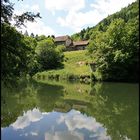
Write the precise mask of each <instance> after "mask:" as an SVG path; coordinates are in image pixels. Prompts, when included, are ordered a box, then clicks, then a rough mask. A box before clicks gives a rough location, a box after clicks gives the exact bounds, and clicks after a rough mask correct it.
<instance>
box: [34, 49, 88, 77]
mask: <svg viewBox="0 0 140 140" xmlns="http://www.w3.org/2000/svg"><path fill="white" fill-rule="evenodd" d="M64 56H65V60H64V62H63V65H64V66H63V67H64V68H62V69H57V70H49V71H44V72H41V73H37V74H36V75H35V77H36V76H37V75H40V76H41V77H42V76H44V77H45V78H47V77H49V76H51V75H52V76H54V77H55V76H56V75H59V76H60V77H59V78H60V79H70V78H72V79H73V78H79V77H80V75H89V76H90V72H91V71H90V67H89V65H88V63H89V62H91V58H90V56H89V55H88V54H87V50H79V51H70V52H64Z"/></svg>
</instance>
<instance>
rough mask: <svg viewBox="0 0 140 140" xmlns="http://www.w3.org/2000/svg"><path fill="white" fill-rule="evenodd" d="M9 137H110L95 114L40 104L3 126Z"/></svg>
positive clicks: (63, 139) (39, 139)
mask: <svg viewBox="0 0 140 140" xmlns="http://www.w3.org/2000/svg"><path fill="white" fill-rule="evenodd" d="M2 131H3V133H2V134H3V135H2V137H3V138H4V139H5V140H8V139H11V140H14V139H15V140H18V139H20V140H28V139H30V140H93V139H94V140H110V139H111V137H110V136H108V135H107V132H106V131H107V130H106V128H104V127H103V125H102V124H100V123H99V122H97V121H96V119H95V118H93V117H88V116H87V115H85V114H82V113H81V112H80V111H76V110H74V109H72V110H71V111H69V112H68V113H59V112H55V111H53V112H49V113H46V112H40V111H39V109H38V108H34V109H33V110H29V111H27V112H24V113H23V116H20V117H18V119H17V120H16V121H15V122H14V123H13V124H11V125H10V126H9V127H6V128H3V129H2Z"/></svg>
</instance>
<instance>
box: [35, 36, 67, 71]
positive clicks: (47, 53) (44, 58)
mask: <svg viewBox="0 0 140 140" xmlns="http://www.w3.org/2000/svg"><path fill="white" fill-rule="evenodd" d="M36 53H37V57H38V63H39V64H40V65H41V71H42V70H48V69H55V68H57V67H59V66H60V65H61V62H62V61H63V57H64V56H63V53H62V51H60V50H59V49H56V46H55V44H54V42H53V39H52V38H48V39H45V40H42V41H40V42H38V46H37V48H36Z"/></svg>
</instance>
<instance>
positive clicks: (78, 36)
mask: <svg viewBox="0 0 140 140" xmlns="http://www.w3.org/2000/svg"><path fill="white" fill-rule="evenodd" d="M138 17H139V4H138V1H136V2H133V3H132V4H131V5H128V7H125V8H122V9H121V11H119V12H116V13H114V14H112V15H109V16H108V17H107V18H105V19H103V20H102V21H100V22H99V23H98V24H97V25H96V26H93V27H88V28H86V29H83V30H81V32H79V33H75V34H73V35H72V36H71V38H72V39H73V40H75V41H76V40H92V39H93V36H94V32H96V31H103V32H105V31H106V30H107V28H108V26H109V25H110V23H111V22H112V21H113V20H115V19H118V18H121V19H123V20H124V21H125V22H129V21H131V20H132V19H133V18H136V19H138ZM91 18H92V17H91ZM93 20H94V19H93Z"/></svg>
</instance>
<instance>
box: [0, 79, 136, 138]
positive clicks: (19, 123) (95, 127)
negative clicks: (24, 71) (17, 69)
mask: <svg viewBox="0 0 140 140" xmlns="http://www.w3.org/2000/svg"><path fill="white" fill-rule="evenodd" d="M138 110H139V86H138V84H130V83H111V82H108V83H107V82H103V83H102V82H97V83H93V84H91V85H87V84H81V83H76V82H64V81H63V82H57V81H38V82H36V81H34V80H21V81H20V82H18V83H16V82H15V83H14V82H13V85H9V86H8V87H4V86H2V89H1V139H2V140H138V139H139V137H138V134H139V133H138V127H139V111H138Z"/></svg>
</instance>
